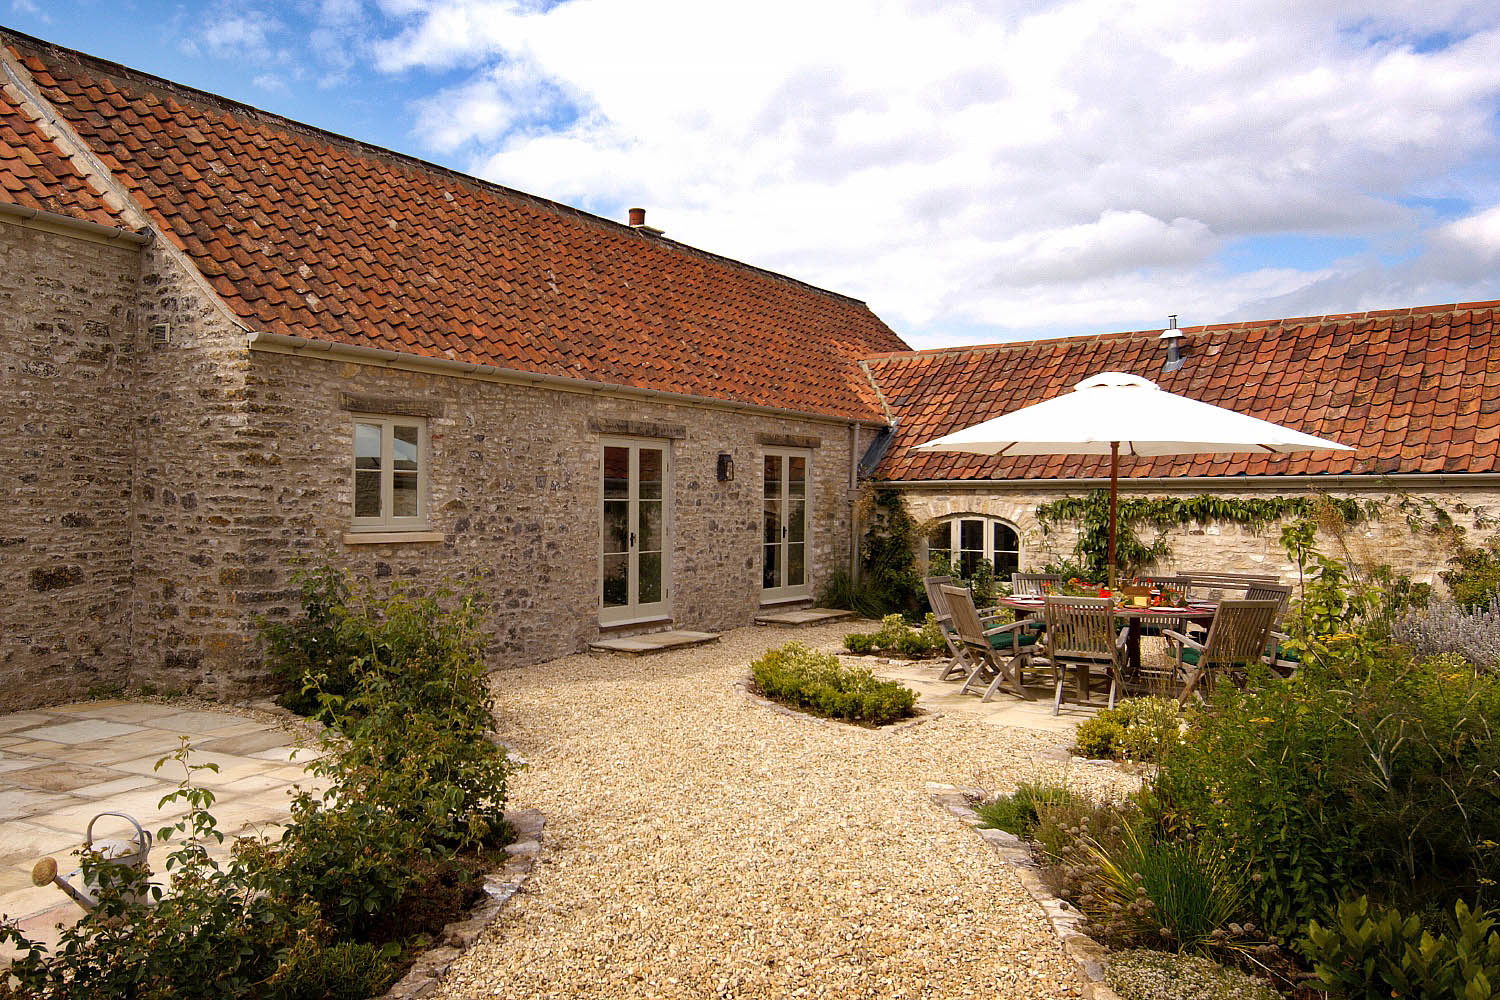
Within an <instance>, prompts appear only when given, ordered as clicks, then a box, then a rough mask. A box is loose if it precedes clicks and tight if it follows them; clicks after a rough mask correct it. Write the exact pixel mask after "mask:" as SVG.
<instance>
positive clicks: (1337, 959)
mask: <svg viewBox="0 0 1500 1000" xmlns="http://www.w3.org/2000/svg"><path fill="white" fill-rule="evenodd" d="M1453 913H1454V920H1453V927H1452V930H1451V931H1449V932H1446V933H1444V932H1439V933H1437V934H1434V933H1432V931H1431V930H1429V929H1427V928H1424V927H1423V926H1422V921H1421V920H1420V919H1418V918H1417V917H1416V916H1408V915H1403V914H1402V913H1401V912H1400V911H1399V910H1396V909H1389V908H1384V907H1378V906H1371V905H1370V902H1369V899H1368V898H1367V897H1365V896H1361V897H1359V898H1358V899H1355V900H1351V901H1348V902H1345V903H1342V904H1340V905H1339V907H1338V909H1337V911H1336V912H1335V915H1334V919H1333V921H1332V923H1331V925H1330V926H1328V927H1324V926H1322V925H1321V924H1319V923H1318V922H1317V921H1316V920H1314V921H1312V922H1311V923H1310V924H1309V925H1308V930H1307V938H1306V940H1305V941H1303V942H1302V946H1301V947H1302V952H1303V954H1304V955H1305V956H1306V957H1307V959H1308V961H1309V962H1311V963H1312V967H1313V974H1314V975H1315V977H1316V982H1317V984H1318V985H1319V987H1320V988H1322V989H1323V990H1324V991H1325V992H1328V993H1331V994H1333V995H1334V996H1340V997H1350V998H1371V1000H1374V998H1377V997H1380V998H1383V997H1409V998H1412V1000H1450V998H1457V1000H1495V998H1500V930H1497V929H1496V920H1495V918H1494V916H1493V915H1492V914H1490V913H1489V912H1487V911H1484V910H1477V911H1475V910H1470V909H1469V907H1468V906H1467V905H1465V904H1464V902H1463V901H1462V900H1459V901H1458V902H1456V903H1455V904H1454V906H1453Z"/></svg>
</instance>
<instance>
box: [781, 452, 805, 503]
mask: <svg viewBox="0 0 1500 1000" xmlns="http://www.w3.org/2000/svg"><path fill="white" fill-rule="evenodd" d="M786 464H787V471H786V495H787V496H789V497H805V496H807V459H805V458H801V457H799V456H796V455H793V456H791V457H790V458H788V459H787V460H786Z"/></svg>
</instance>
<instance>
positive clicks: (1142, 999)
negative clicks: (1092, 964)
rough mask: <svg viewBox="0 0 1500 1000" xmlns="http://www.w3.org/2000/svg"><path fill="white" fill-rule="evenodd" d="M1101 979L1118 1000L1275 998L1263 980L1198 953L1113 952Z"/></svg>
mask: <svg viewBox="0 0 1500 1000" xmlns="http://www.w3.org/2000/svg"><path fill="white" fill-rule="evenodd" d="M1104 980H1105V982H1107V983H1108V984H1109V986H1110V988H1111V989H1113V990H1114V991H1115V992H1116V993H1118V994H1119V995H1120V997H1121V1000H1277V997H1278V994H1277V993H1276V991H1275V990H1273V989H1271V988H1270V987H1269V986H1267V985H1266V984H1265V983H1264V982H1262V981H1260V980H1258V979H1256V978H1254V977H1253V976H1247V975H1246V974H1245V973H1243V972H1240V971H1238V970H1236V969H1226V968H1225V967H1224V966H1222V965H1218V964H1216V963H1214V962H1212V961H1210V960H1209V959H1207V958H1203V957H1201V956H1199V955H1172V954H1167V953H1165V952H1160V951H1149V950H1146V949H1135V950H1131V951H1120V952H1114V953H1112V954H1111V955H1110V956H1109V964H1108V965H1106V966H1105V967H1104Z"/></svg>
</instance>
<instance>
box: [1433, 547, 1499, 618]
mask: <svg viewBox="0 0 1500 1000" xmlns="http://www.w3.org/2000/svg"><path fill="white" fill-rule="evenodd" d="M1449 563H1450V564H1451V565H1452V566H1453V568H1452V569H1450V570H1445V571H1444V572H1442V573H1440V574H1438V575H1439V576H1440V577H1441V578H1442V581H1443V583H1444V584H1446V585H1447V587H1448V593H1449V594H1451V595H1452V597H1453V600H1454V601H1455V602H1457V603H1458V605H1459V606H1460V607H1464V608H1468V609H1470V610H1474V611H1477V610H1480V609H1483V608H1487V607H1489V606H1490V602H1491V601H1492V600H1493V599H1494V595H1495V588H1497V587H1500V535H1491V536H1490V537H1489V538H1486V539H1485V540H1484V542H1483V544H1481V545H1478V546H1474V545H1467V544H1461V545H1460V546H1459V550H1458V554H1457V555H1455V556H1454V557H1453V558H1452V559H1450V560H1449Z"/></svg>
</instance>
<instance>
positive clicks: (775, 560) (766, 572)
mask: <svg viewBox="0 0 1500 1000" xmlns="http://www.w3.org/2000/svg"><path fill="white" fill-rule="evenodd" d="M761 551H762V554H763V555H762V558H763V560H764V562H763V563H762V565H761V574H760V585H761V587H763V588H764V589H766V590H770V589H771V588H772V587H779V586H781V543H780V542H778V543H777V544H775V545H762V546H761Z"/></svg>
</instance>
